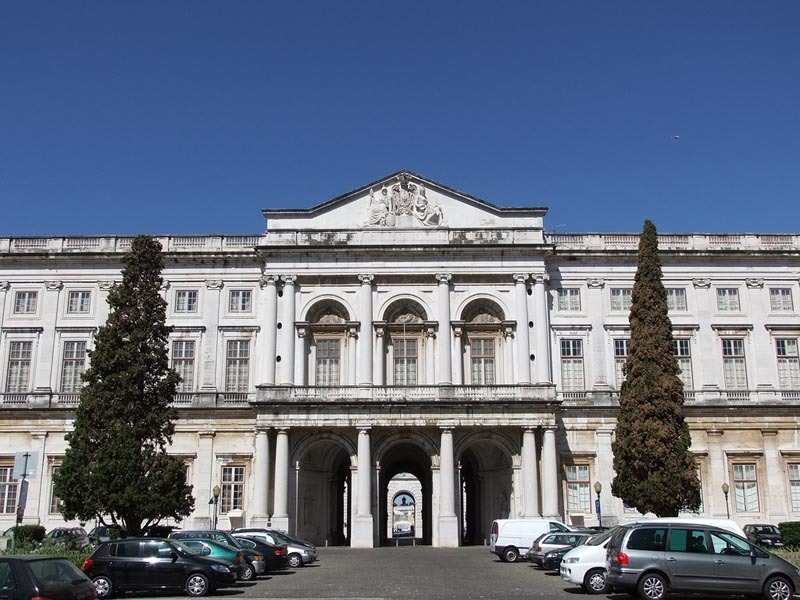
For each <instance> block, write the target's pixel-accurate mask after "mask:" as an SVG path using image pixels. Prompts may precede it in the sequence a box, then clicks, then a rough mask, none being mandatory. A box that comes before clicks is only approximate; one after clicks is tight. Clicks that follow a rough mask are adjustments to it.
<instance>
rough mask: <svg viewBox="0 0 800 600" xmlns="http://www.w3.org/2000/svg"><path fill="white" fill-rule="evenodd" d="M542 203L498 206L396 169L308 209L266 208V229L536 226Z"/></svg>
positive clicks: (539, 217) (527, 227) (534, 227)
mask: <svg viewBox="0 0 800 600" xmlns="http://www.w3.org/2000/svg"><path fill="white" fill-rule="evenodd" d="M546 212H547V209H545V208H502V207H498V206H495V205H493V204H490V203H488V202H485V201H484V200H480V199H478V198H475V197H473V196H469V195H468V194H464V193H462V192H459V191H457V190H454V189H451V188H448V187H446V186H444V185H442V184H440V183H437V182H435V181H432V180H430V179H426V178H424V177H421V176H419V175H417V174H415V173H412V172H411V171H400V172H398V173H394V174H392V175H389V176H388V177H384V178H383V179H379V180H377V181H374V182H372V183H369V184H367V185H365V186H363V187H361V188H359V189H357V190H355V191H352V192H349V193H347V194H344V195H342V196H338V197H337V198H334V199H332V200H329V201H328V202H325V203H323V204H319V205H317V206H315V207H313V208H309V209H288V210H279V209H278V210H272V209H265V210H264V211H263V214H264V216H265V217H266V219H267V230H268V231H285V230H295V231H305V230H327V231H331V230H337V231H339V230H407V229H529V228H530V229H541V228H542V221H543V217H544V214H545V213H546Z"/></svg>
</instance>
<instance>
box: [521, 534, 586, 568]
mask: <svg viewBox="0 0 800 600" xmlns="http://www.w3.org/2000/svg"><path fill="white" fill-rule="evenodd" d="M593 535H595V534H594V533H589V532H585V531H584V532H574V531H573V532H569V533H543V534H542V535H540V536H539V537H538V538H536V541H534V542H533V545H532V546H531V547H530V549H529V550H528V560H529V561H531V562H532V563H534V564H536V565H539V566H540V567H541V566H542V561H543V560H544V557H545V555H546V554H547V553H548V552H551V551H553V550H563V549H564V548H574V547H575V546H579V545H581V544H582V543H584V542H585V541H586V540H588V539H589V538H590V537H592V536H593Z"/></svg>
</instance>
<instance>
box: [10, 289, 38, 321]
mask: <svg viewBox="0 0 800 600" xmlns="http://www.w3.org/2000/svg"><path fill="white" fill-rule="evenodd" d="M36 299H37V292H17V294H16V296H15V297H14V314H16V315H32V314H34V313H35V312H36Z"/></svg>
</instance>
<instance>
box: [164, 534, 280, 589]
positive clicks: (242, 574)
mask: <svg viewBox="0 0 800 600" xmlns="http://www.w3.org/2000/svg"><path fill="white" fill-rule="evenodd" d="M169 539H172V540H181V541H184V542H186V541H188V540H210V541H214V542H218V543H221V544H225V545H227V546H230V547H233V548H235V549H236V550H240V551H241V552H242V555H243V558H244V562H243V564H242V565H241V570H240V571H239V578H240V579H243V580H244V581H250V580H251V579H255V578H256V577H258V576H259V575H261V574H262V573H264V571H265V569H266V564H265V563H264V559H263V558H262V557H261V555H259V554H257V553H256V552H254V551H253V550H251V549H249V548H245V547H244V546H242V545H241V544H240V543H239V540H237V539H236V538H234V537H233V536H232V535H231V534H230V533H228V532H227V531H220V530H218V529H194V530H189V529H181V530H179V531H173V532H171V533H170V534H169Z"/></svg>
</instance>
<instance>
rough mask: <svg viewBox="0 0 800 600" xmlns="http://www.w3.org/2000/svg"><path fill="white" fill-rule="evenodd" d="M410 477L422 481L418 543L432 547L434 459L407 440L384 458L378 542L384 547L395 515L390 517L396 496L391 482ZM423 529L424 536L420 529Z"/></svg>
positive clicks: (381, 460)
mask: <svg viewBox="0 0 800 600" xmlns="http://www.w3.org/2000/svg"><path fill="white" fill-rule="evenodd" d="M402 473H408V474H410V475H413V476H414V477H415V478H416V479H417V481H419V484H420V487H421V492H420V496H421V500H420V501H421V504H422V510H421V511H420V513H421V521H422V523H415V533H416V534H417V536H416V537H417V539H418V540H419V542H420V543H422V544H430V543H431V540H432V538H433V517H432V515H433V512H432V509H431V504H432V498H433V494H432V490H433V486H432V476H431V458H430V455H429V454H426V453H425V451H424V450H422V448H420V447H419V446H417V445H415V444H414V443H413V442H411V441H408V440H404V441H401V442H398V443H396V444H393V445H392V446H391V447H389V448H388V449H387V450H386V451H385V452H384V453H383V455H382V456H381V458H380V478H379V481H378V490H379V496H378V524H379V525H378V536H379V539H378V542H379V544H380V545H381V546H383V545H387V544H388V543H389V541H390V540H389V537H388V535H387V530H389V529H388V527H387V525H390V524H391V519H392V515H391V514H389V511H388V510H387V506H388V505H389V504H390V503H391V501H392V497H391V496H393V495H394V492H392V493H391V496H390V491H389V487H390V486H389V482H390V481H391V480H392V478H394V477H395V476H396V475H400V474H402ZM420 527H421V529H422V531H421V534H422V535H421V536H419V535H418V534H419V533H420V530H419V528H420Z"/></svg>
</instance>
